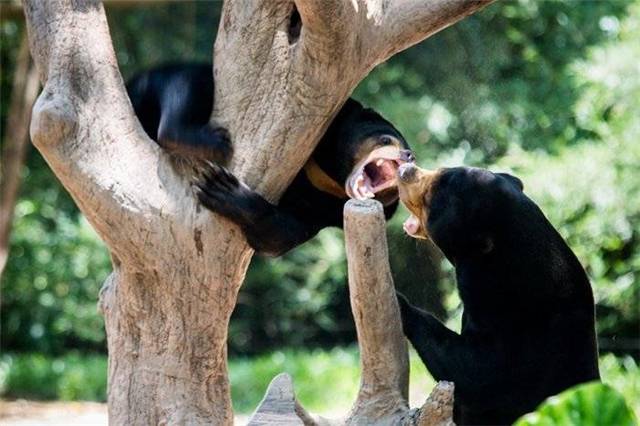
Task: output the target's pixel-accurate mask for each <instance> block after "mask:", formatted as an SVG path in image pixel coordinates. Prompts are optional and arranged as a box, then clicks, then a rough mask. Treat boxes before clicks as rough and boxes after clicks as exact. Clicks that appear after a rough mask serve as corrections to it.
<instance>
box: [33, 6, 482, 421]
mask: <svg viewBox="0 0 640 426" xmlns="http://www.w3.org/2000/svg"><path fill="white" fill-rule="evenodd" d="M486 3H487V1H477V2H476V1H473V2H472V1H467V0H436V1H430V2H426V1H424V2H423V1H418V0H389V1H381V0H380V1H376V0H352V1H326V0H295V3H294V1H293V0H253V1H227V2H225V3H224V6H223V12H222V18H221V23H220V27H219V30H218V36H217V39H216V44H215V48H214V52H215V55H214V56H215V61H214V62H215V67H214V76H215V80H216V88H215V105H214V113H213V117H212V119H213V120H215V121H216V122H217V123H219V124H222V125H224V126H225V127H227V128H228V129H229V130H230V133H231V135H232V139H233V143H234V148H235V154H234V157H233V160H232V163H231V169H232V171H233V172H234V173H235V174H236V175H237V176H238V177H239V178H241V179H242V180H244V181H245V182H246V183H247V184H249V185H250V186H251V187H254V188H256V189H257V190H258V191H259V192H260V193H261V194H263V195H264V196H265V197H266V198H267V199H269V200H272V201H276V200H278V198H279V196H280V195H281V194H282V192H283V191H284V190H285V189H286V188H287V186H288V185H289V183H290V182H291V180H292V179H293V177H294V176H295V174H296V173H297V172H298V170H299V169H300V168H301V167H302V165H303V164H304V163H305V161H306V159H307V158H308V156H309V154H310V153H311V152H312V150H313V149H314V147H315V144H316V143H317V141H318V139H319V138H320V136H321V135H322V133H323V131H324V130H325V129H326V127H327V126H328V124H329V122H330V121H331V119H332V118H333V116H334V114H335V113H336V111H337V110H338V109H339V108H340V106H341V105H342V103H343V102H344V101H345V99H346V98H347V96H348V95H349V93H350V92H351V91H352V89H353V88H354V87H355V85H356V84H357V83H358V82H359V81H360V80H361V79H362V78H364V76H366V74H367V73H368V72H369V71H370V70H371V69H372V68H373V67H374V66H375V65H376V64H378V63H380V62H382V61H384V60H385V59H387V58H388V57H389V56H391V55H392V54H394V53H396V52H398V51H400V50H402V49H404V48H406V47H408V46H410V45H412V44H414V43H416V42H418V41H419V40H421V39H424V38H426V37H427V36H428V35H430V34H432V33H434V32H436V31H438V30H439V29H441V28H444V27H446V26H447V25H449V24H451V23H453V22H455V21H457V20H459V19H461V18H462V17H464V16H466V15H468V14H470V13H471V12H473V11H474V10H476V9H478V8H479V7H480V6H482V5H483V4H486ZM212 7H214V5H213V4H212ZM296 9H297V11H298V12H299V14H300V17H301V20H302V31H301V32H300V34H299V36H296V35H295V32H290V31H289V27H290V22H291V17H292V15H293V14H294V13H295V11H296ZM25 14H26V17H27V27H28V30H29V38H30V46H31V52H32V55H33V58H34V60H35V62H36V65H37V66H38V70H39V75H40V79H41V81H42V82H43V84H44V90H43V93H42V94H41V95H40V97H39V98H38V101H37V102H36V105H35V106H34V111H33V120H32V124H31V135H32V140H33V142H34V144H35V145H36V147H37V148H38V149H39V150H40V151H41V152H42V154H43V156H44V157H45V158H46V160H47V162H48V163H49V165H50V166H51V168H52V169H53V170H54V172H55V173H56V175H57V176H58V178H59V179H60V180H61V182H62V183H63V185H64V186H65V187H66V188H67V190H68V191H69V192H70V193H71V195H72V196H73V198H74V200H75V201H76V202H77V204H78V206H79V207H80V209H81V210H82V211H83V213H84V214H85V215H86V217H87V219H88V220H89V221H90V222H91V223H92V225H93V226H94V227H95V229H96V231H97V232H98V234H99V235H100V236H101V238H102V239H103V240H104V241H105V243H106V244H107V246H108V248H109V250H110V251H111V253H112V258H113V273H112V274H111V275H110V277H109V278H108V279H107V281H106V283H105V285H104V287H103V290H102V291H101V295H100V306H101V308H102V311H103V313H104V316H105V320H106V329H107V339H108V346H109V391H108V400H109V420H110V422H111V424H114V425H124V424H126V425H136V424H141V425H148V424H190V425H191V424H207V425H209V424H230V423H231V422H232V419H233V413H232V411H231V401H230V393H229V381H228V377H227V349H226V340H227V329H228V323H229V317H230V315H231V312H232V310H233V308H234V306H235V303H236V296H237V292H238V289H239V287H240V284H241V283H242V280H243V278H244V275H245V272H246V269H247V266H248V264H249V260H250V258H251V255H252V252H251V250H250V248H249V247H248V245H247V243H246V241H245V239H244V237H243V235H242V233H241V232H240V229H239V228H238V227H237V226H235V225H234V224H232V223H230V222H229V221H227V220H224V219H222V218H219V217H217V216H216V215H213V214H211V213H210V212H208V211H206V210H204V209H202V208H200V207H199V205H198V203H197V202H196V198H195V197H194V194H193V190H192V187H191V184H190V182H189V180H188V178H187V177H184V176H181V175H179V174H177V173H176V172H175V171H174V169H173V168H172V167H171V164H170V163H169V160H168V158H167V156H166V155H165V153H164V152H163V151H162V150H161V149H160V148H159V147H158V146H157V145H156V144H155V143H154V142H152V141H151V140H149V138H148V137H147V136H146V135H145V133H144V132H143V130H142V128H141V126H140V124H139V123H138V121H137V120H136V119H135V116H134V114H133V111H132V108H131V105H130V102H129V100H128V98H127V96H126V93H125V89H124V85H123V82H122V77H121V76H120V73H119V72H118V67H117V63H116V59H115V55H114V52H113V47H112V44H111V40H110V37H109V31H108V28H107V22H106V19H105V16H104V10H103V7H102V5H101V4H100V3H98V2H96V1H90V0H86V1H82V0H47V1H41V0H30V1H25Z"/></svg>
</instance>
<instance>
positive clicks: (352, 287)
mask: <svg viewBox="0 0 640 426" xmlns="http://www.w3.org/2000/svg"><path fill="white" fill-rule="evenodd" d="M385 225H386V221H385V217H384V212H383V209H382V205H381V204H380V203H378V202H372V201H355V200H350V201H348V202H347V204H346V205H345V208H344V232H345V245H346V246H347V262H348V264H349V293H350V297H351V309H352V311H353V318H354V320H355V323H356V329H357V331H358V344H359V345H360V362H361V367H362V368H361V369H362V378H361V383H360V392H359V394H358V399H357V401H356V403H355V405H354V407H353V409H352V411H351V414H350V418H352V419H357V420H358V421H360V422H363V421H367V422H374V421H375V420H379V419H381V418H384V417H387V416H390V415H393V414H395V413H397V412H401V411H403V410H406V409H407V408H408V406H407V398H408V393H409V357H408V352H407V342H406V340H405V338H404V334H403V332H402V323H401V321H400V309H399V307H398V301H397V299H396V294H395V289H394V286H393V278H392V276H391V269H390V267H389V250H388V248H387V238H386V234H385V229H386V226H385Z"/></svg>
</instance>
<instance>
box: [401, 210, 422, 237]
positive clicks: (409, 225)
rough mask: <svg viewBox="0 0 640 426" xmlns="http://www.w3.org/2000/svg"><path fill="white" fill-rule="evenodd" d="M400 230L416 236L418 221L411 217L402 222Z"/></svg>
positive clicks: (418, 227) (418, 226)
mask: <svg viewBox="0 0 640 426" xmlns="http://www.w3.org/2000/svg"><path fill="white" fill-rule="evenodd" d="M402 228H403V229H404V232H406V233H407V234H409V235H416V234H417V233H418V230H419V229H420V220H419V219H418V218H417V217H415V216H414V215H411V216H409V217H408V218H407V220H405V221H404V223H403V224H402Z"/></svg>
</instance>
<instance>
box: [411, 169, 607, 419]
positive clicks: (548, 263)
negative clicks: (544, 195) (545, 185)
mask: <svg viewBox="0 0 640 426" xmlns="http://www.w3.org/2000/svg"><path fill="white" fill-rule="evenodd" d="M398 189H399V193H400V199H401V201H402V203H403V204H405V205H406V207H407V208H408V209H409V211H410V212H411V216H410V217H409V219H407V221H406V222H405V224H404V229H405V231H406V233H407V234H409V235H410V236H413V237H416V238H430V239H431V240H432V241H433V242H434V243H435V244H436V245H437V246H438V247H439V248H440V250H441V251H442V253H443V254H444V255H445V256H446V257H447V259H448V260H449V261H450V262H451V263H452V264H453V266H454V267H455V271H456V279H457V287H458V292H459V294H460V299H461V300H462V303H463V305H464V311H463V315H462V330H461V333H460V334H458V333H455V332H453V331H451V330H449V329H448V328H447V327H445V326H444V325H443V324H442V323H441V322H439V321H438V320H437V319H436V318H434V317H433V316H432V315H431V314H429V313H427V312H424V311H422V310H420V309H418V308H416V307H414V306H412V305H410V304H409V302H408V301H407V300H406V299H405V298H404V296H402V295H399V297H398V300H399V303H400V310H401V313H402V323H403V328H404V333H405V335H406V336H407V338H408V339H409V340H410V341H411V344H412V345H413V346H414V347H415V349H416V350H417V352H418V354H419V355H420V358H421V359H422V361H423V362H424V364H425V365H426V367H427V369H428V370H429V372H430V373H431V374H432V375H433V377H434V378H435V379H436V380H448V381H452V382H454V383H455V400H454V421H455V422H456V423H457V424H510V423H512V422H514V421H515V420H516V419H517V418H518V417H519V416H521V415H523V414H525V413H527V412H530V411H532V410H534V409H535V408H536V406H537V405H538V404H540V403H541V402H542V401H543V400H544V399H545V398H546V397H549V396H551V395H555V394H557V393H558V392H560V391H562V390H564V389H566V388H568V387H570V386H573V385H575V384H578V383H582V382H587V381H590V380H597V379H599V373H598V350H597V344H596V333H595V319H594V302H593V294H592V292H591V286H590V284H589V280H588V278H587V275H586V274H585V271H584V269H583V268H582V266H581V265H580V263H579V261H578V259H577V258H576V256H575V255H574V254H573V253H572V251H571V249H570V248H569V247H568V246H567V244H566V243H565V242H564V241H563V239H562V237H561V236H560V235H559V234H558V232H557V231H556V230H555V229H554V228H553V226H552V225H551V224H550V223H549V221H548V220H547V219H546V218H545V216H544V214H543V213H542V211H541V210H540V209H539V208H538V207H537V206H536V204H535V203H534V202H533V201H531V200H530V199H529V198H528V197H527V196H526V195H525V194H524V192H523V185H522V182H521V181H520V180H519V179H518V178H516V177H513V176H511V175H508V174H503V173H491V172H489V171H486V170H482V169H476V168H466V167H458V168H450V169H440V170H437V171H435V172H431V171H428V170H424V169H421V168H419V167H416V166H415V165H413V164H406V165H403V166H401V167H400V168H399V170H398Z"/></svg>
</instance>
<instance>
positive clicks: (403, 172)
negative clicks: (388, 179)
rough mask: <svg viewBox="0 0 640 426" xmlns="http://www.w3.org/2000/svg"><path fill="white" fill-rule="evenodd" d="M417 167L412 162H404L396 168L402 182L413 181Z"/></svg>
mask: <svg viewBox="0 0 640 426" xmlns="http://www.w3.org/2000/svg"><path fill="white" fill-rule="evenodd" d="M417 170H418V168H417V167H416V165H415V164H413V163H405V164H403V165H402V166H400V168H399V169H398V177H399V178H400V180H401V181H402V182H404V183H411V182H413V181H415V178H416V171H417Z"/></svg>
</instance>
